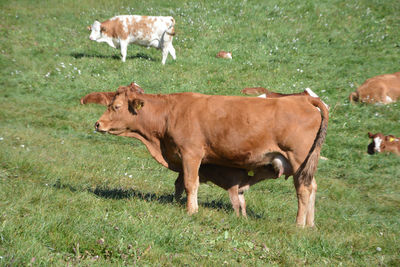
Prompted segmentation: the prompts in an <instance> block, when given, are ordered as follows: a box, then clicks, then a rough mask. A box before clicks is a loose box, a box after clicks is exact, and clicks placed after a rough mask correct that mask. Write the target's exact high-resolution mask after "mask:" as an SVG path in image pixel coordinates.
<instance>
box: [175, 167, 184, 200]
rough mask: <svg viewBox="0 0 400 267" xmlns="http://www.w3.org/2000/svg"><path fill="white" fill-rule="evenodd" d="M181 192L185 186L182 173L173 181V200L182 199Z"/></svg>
mask: <svg viewBox="0 0 400 267" xmlns="http://www.w3.org/2000/svg"><path fill="white" fill-rule="evenodd" d="M183 190H185V185H184V183H183V172H180V173H179V175H178V178H176V180H175V200H176V201H179V200H180V199H181V197H182V193H183Z"/></svg>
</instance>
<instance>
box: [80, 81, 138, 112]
mask: <svg viewBox="0 0 400 267" xmlns="http://www.w3.org/2000/svg"><path fill="white" fill-rule="evenodd" d="M127 87H128V88H131V89H132V90H134V91H135V92H136V93H138V94H143V93H144V90H143V89H142V88H141V87H140V86H139V85H138V84H137V83H135V82H132V83H131V84H130V85H128V86H127ZM114 96H115V92H94V93H91V94H88V95H85V96H84V97H82V98H81V104H82V105H83V104H89V103H94V104H100V105H103V106H108V105H109V104H110V103H111V101H112V99H113V98H114Z"/></svg>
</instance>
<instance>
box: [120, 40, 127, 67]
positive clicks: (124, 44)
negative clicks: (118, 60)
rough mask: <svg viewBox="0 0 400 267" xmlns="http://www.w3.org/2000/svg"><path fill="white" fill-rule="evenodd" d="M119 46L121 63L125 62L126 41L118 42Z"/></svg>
mask: <svg viewBox="0 0 400 267" xmlns="http://www.w3.org/2000/svg"><path fill="white" fill-rule="evenodd" d="M120 46H121V56H122V62H125V60H126V54H127V50H128V41H125V40H121V41H120Z"/></svg>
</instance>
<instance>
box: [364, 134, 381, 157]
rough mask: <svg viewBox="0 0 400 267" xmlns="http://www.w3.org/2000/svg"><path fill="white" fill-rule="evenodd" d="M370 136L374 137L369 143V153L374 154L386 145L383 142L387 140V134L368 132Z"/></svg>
mask: <svg viewBox="0 0 400 267" xmlns="http://www.w3.org/2000/svg"><path fill="white" fill-rule="evenodd" d="M368 137H369V138H371V139H372V142H371V144H369V145H368V151H367V152H368V154H370V155H372V154H374V153H379V152H381V151H382V150H384V148H385V145H384V144H383V142H384V141H385V136H384V135H383V134H382V133H376V134H373V133H370V132H368Z"/></svg>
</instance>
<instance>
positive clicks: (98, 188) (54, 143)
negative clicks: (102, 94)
mask: <svg viewBox="0 0 400 267" xmlns="http://www.w3.org/2000/svg"><path fill="white" fill-rule="evenodd" d="M120 14H139V15H170V16H173V17H174V18H175V20H176V36H175V38H174V41H173V44H174V47H175V49H176V54H177V60H176V61H173V60H172V58H171V57H170V56H169V57H168V58H167V61H166V65H165V66H162V65H161V52H160V51H159V50H155V49H146V48H144V47H139V46H136V45H130V46H129V47H128V56H127V60H126V62H125V63H123V62H121V60H120V54H119V51H118V50H116V49H112V48H111V47H109V46H107V45H106V44H104V43H95V42H93V41H90V40H89V32H88V31H87V29H86V27H87V26H88V25H91V24H92V23H93V21H94V20H95V19H99V20H101V21H103V20H105V19H108V18H110V17H112V16H114V15H120ZM0 15H1V18H2V19H1V22H0V85H1V87H0V266H19V265H30V264H31V265H33V266H46V265H56V266H65V265H82V266H88V265H97V266H104V265H139V266H179V265H189V266H190V265H200V266H221V265H228V266H265V265H285V266H286V265H287V266H298V265H314V266H321V265H329V266H338V265H345V266H360V265H361V266H366V265H368V266H377V265H384V266H399V265H400V256H399V254H400V169H399V166H400V164H399V163H400V157H396V156H395V155H385V154H378V155H373V156H370V155H368V154H367V153H366V151H367V145H368V144H369V139H368V136H367V132H368V131H371V132H378V131H379V132H383V133H384V134H394V135H396V136H400V103H397V104H391V105H387V106H384V105H365V104H356V105H351V104H349V101H348V95H349V94H350V92H352V91H354V90H355V89H356V88H357V86H358V85H360V84H361V83H362V82H364V81H365V79H367V78H369V77H372V76H375V75H378V74H383V73H392V72H395V71H399V66H400V31H399V26H400V1H398V0H386V1H377V0H355V1H343V0H334V1H328V0H320V1H300V0H295V1H287V0H284V1H276V0H271V1H263V0H254V1H253V0H252V1H246V0H244V1H226V0H222V1H201V2H197V1H160V0H150V1H149V0H147V1H142V0H139V1H103V0H96V1H93V0H83V1H68V0H64V1H28V0H26V1H24V0H18V1H0ZM220 50H226V51H231V52H232V54H233V59H232V60H224V59H217V58H215V55H216V54H217V52H218V51H220ZM132 81H135V82H136V83H138V84H139V85H140V86H141V87H142V88H143V89H144V90H145V92H146V93H173V92H185V91H193V92H200V93H205V94H222V95H240V94H241V93H240V90H241V89H243V88H245V87H256V86H263V87H266V88H269V89H271V90H274V91H277V92H281V93H292V92H301V91H303V90H304V89H305V88H307V87H309V88H311V89H312V90H313V91H314V92H316V93H317V94H318V95H320V96H321V98H322V99H323V100H324V101H325V102H326V103H327V104H329V105H330V107H331V109H330V121H329V126H328V135H327V139H326V142H325V144H324V146H323V149H322V153H321V154H322V156H324V157H326V158H328V160H320V162H319V167H318V171H317V174H316V180H317V183H318V192H317V198H316V217H315V222H316V227H315V228H313V229H299V228H297V227H296V226H295V223H294V220H295V216H296V211H297V199H296V194H295V190H294V186H293V179H292V178H289V179H288V180H287V181H285V180H284V179H282V178H280V179H277V180H268V181H264V182H261V183H259V184H257V185H255V186H253V187H251V188H250V190H249V191H248V192H246V193H245V196H246V201H247V207H248V214H249V218H248V219H247V220H246V219H243V218H236V217H235V215H234V213H233V210H232V209H231V206H230V201H229V198H228V194H227V192H226V191H224V190H222V189H220V188H218V187H216V186H214V185H212V184H202V185H200V189H199V194H198V195H199V213H198V214H196V215H194V216H188V215H187V214H186V209H185V203H184V202H182V203H177V202H176V201H175V200H173V192H174V181H175V178H176V177H177V174H176V173H174V172H172V171H169V170H167V169H165V168H164V167H162V166H161V165H159V164H158V163H157V162H156V161H155V160H153V159H152V158H151V156H150V154H149V153H148V152H147V150H146V148H145V146H144V145H142V144H141V143H140V142H139V141H137V140H134V139H129V138H123V137H116V136H111V135H102V134H99V133H95V132H94V128H93V125H94V123H95V122H96V120H97V119H98V118H99V117H100V115H101V114H102V113H103V111H104V107H102V106H97V105H80V104H79V99H80V98H81V97H82V96H84V95H85V94H87V93H90V92H93V91H114V90H116V89H117V87H118V86H120V85H128V84H129V83H131V82H132Z"/></svg>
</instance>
